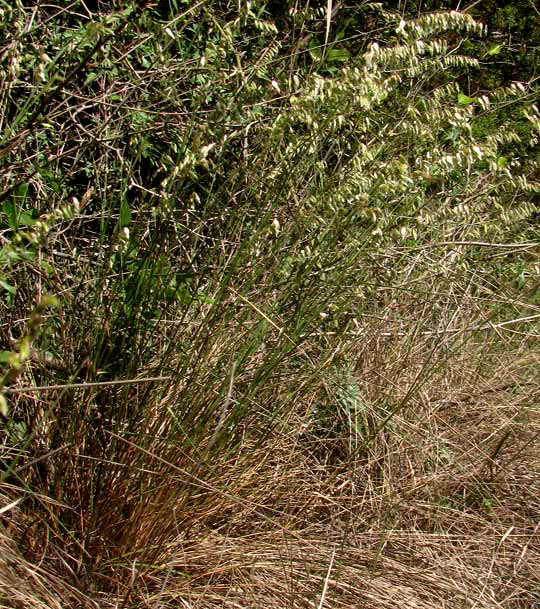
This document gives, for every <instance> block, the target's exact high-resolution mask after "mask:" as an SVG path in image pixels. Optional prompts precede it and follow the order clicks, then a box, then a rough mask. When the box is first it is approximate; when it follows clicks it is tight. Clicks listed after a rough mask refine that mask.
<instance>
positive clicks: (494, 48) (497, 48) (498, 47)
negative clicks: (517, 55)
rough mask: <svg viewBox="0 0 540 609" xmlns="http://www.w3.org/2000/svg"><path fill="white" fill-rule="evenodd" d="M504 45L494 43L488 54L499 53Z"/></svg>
mask: <svg viewBox="0 0 540 609" xmlns="http://www.w3.org/2000/svg"><path fill="white" fill-rule="evenodd" d="M502 47H503V45H502V44H494V45H493V46H492V47H490V49H489V51H488V52H487V53H486V55H498V54H499V53H500V52H501V49H502Z"/></svg>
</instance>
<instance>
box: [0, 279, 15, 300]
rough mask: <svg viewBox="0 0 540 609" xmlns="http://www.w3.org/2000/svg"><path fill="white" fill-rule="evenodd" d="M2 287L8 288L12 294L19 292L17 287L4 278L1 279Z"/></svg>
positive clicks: (0, 284) (0, 285)
mask: <svg viewBox="0 0 540 609" xmlns="http://www.w3.org/2000/svg"><path fill="white" fill-rule="evenodd" d="M0 287H2V288H4V290H7V291H8V292H9V293H10V294H11V295H12V296H15V293H16V292H17V288H16V287H15V286H13V285H11V284H9V283H7V282H6V281H4V280H3V279H0Z"/></svg>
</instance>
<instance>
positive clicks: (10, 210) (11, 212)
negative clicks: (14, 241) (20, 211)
mask: <svg viewBox="0 0 540 609" xmlns="http://www.w3.org/2000/svg"><path fill="white" fill-rule="evenodd" d="M4 213H5V214H6V216H7V220H8V224H9V228H11V229H13V230H17V229H18V228H19V222H18V220H17V211H16V209H15V202H14V201H13V199H11V200H10V201H6V202H5V203H4Z"/></svg>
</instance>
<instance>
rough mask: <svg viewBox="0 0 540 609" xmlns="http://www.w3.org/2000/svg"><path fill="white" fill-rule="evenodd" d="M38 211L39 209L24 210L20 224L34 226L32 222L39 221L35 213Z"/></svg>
mask: <svg viewBox="0 0 540 609" xmlns="http://www.w3.org/2000/svg"><path fill="white" fill-rule="evenodd" d="M36 211H37V210H32V211H30V212H28V211H23V212H22V214H21V215H20V217H19V224H22V225H24V226H32V224H35V223H36V221H37V217H36V215H35V212H36Z"/></svg>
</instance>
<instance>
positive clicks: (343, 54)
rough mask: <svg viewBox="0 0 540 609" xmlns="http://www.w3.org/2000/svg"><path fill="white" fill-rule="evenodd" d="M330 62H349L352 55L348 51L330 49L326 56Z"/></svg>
mask: <svg viewBox="0 0 540 609" xmlns="http://www.w3.org/2000/svg"><path fill="white" fill-rule="evenodd" d="M326 58H327V59H328V61H339V62H344V61H349V59H350V58H351V54H350V53H349V51H347V50H346V49H330V50H329V51H328V53H327V54H326Z"/></svg>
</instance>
